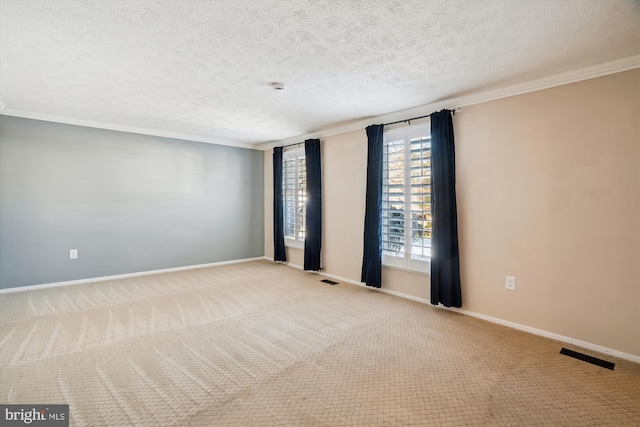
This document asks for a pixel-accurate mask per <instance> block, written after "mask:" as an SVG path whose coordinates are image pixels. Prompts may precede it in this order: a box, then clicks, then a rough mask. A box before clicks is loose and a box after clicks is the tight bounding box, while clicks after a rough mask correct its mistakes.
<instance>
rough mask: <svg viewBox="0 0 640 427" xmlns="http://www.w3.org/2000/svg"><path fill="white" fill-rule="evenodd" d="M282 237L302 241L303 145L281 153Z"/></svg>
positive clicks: (303, 223) (303, 231)
mask: <svg viewBox="0 0 640 427" xmlns="http://www.w3.org/2000/svg"><path fill="white" fill-rule="evenodd" d="M282 175H283V176H282V195H283V204H284V206H283V208H284V209H283V213H284V215H283V216H284V237H285V238H286V239H290V240H295V241H304V235H305V229H304V227H305V214H306V203H307V171H306V161H305V155H304V147H301V148H294V149H285V150H284V151H283V154H282Z"/></svg>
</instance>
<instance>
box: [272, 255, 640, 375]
mask: <svg viewBox="0 0 640 427" xmlns="http://www.w3.org/2000/svg"><path fill="white" fill-rule="evenodd" d="M264 258H265V259H268V260H271V261H273V258H269V257H266V256H265V257H264ZM284 264H286V265H288V266H290V267H294V268H299V269H301V270H302V267H301V266H299V265H296V264H290V263H284ZM314 273H316V272H314ZM317 273H318V274H320V275H322V276H326V277H329V278H331V279H335V280H338V281H341V282H346V283H351V284H353V285H358V286H362V287H365V288H367V289H370V290H373V291H377V292H383V293H386V294H390V295H395V296H397V297H400V298H405V299H409V300H412V301H417V302H420V303H422V304H429V305H431V301H429V300H428V299H424V298H418V297H414V296H413V295H408V294H404V293H402V292H398V291H392V290H389V289H384V288H373V287H370V286H366V285H365V284H364V283H360V282H357V281H355V280H351V279H347V278H345V277H340V276H336V275H335V274H328V273H325V272H317ZM432 307H438V308H441V309H444V310H449V311H454V312H456V313H460V314H464V315H467V316H471V317H476V318H478V319H482V320H486V321H488V322H491V323H497V324H498V325H502V326H507V327H509V328H513V329H517V330H519V331H524V332H528V333H530V334H534V335H539V336H542V337H545V338H551V339H553V340H556V341H560V342H564V343H567V344H573V345H575V346H578V347H582V348H586V349H588V350H593V351H597V352H599V353H603V354H609V355H611V356H614V357H619V358H620V359H625V360H629V361H631V362H635V363H640V356H636V355H633V354H629V353H623V352H621V351H617V350H613V349H610V348H607V347H603V346H600V345H597V344H592V343H590V342H586V341H581V340H578V339H575V338H571V337H566V336H564V335H559V334H555V333H553V332H548V331H543V330H542V329H536V328H532V327H530V326H526V325H521V324H519V323H514V322H510V321H508V320H503V319H499V318H497V317H492V316H487V315H486V314H480V313H476V312H473V311H469V310H464V309H461V308H454V307H445V306H443V305H437V306H433V305H432Z"/></svg>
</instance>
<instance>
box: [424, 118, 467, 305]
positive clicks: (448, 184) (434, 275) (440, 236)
mask: <svg viewBox="0 0 640 427" xmlns="http://www.w3.org/2000/svg"><path fill="white" fill-rule="evenodd" d="M431 174H432V176H431V193H432V200H433V201H432V203H433V206H432V207H433V233H432V236H431V304H434V305H437V304H438V303H442V305H444V306H445V307H452V306H453V307H462V296H461V293H460V255H459V252H458V208H457V205H456V159H455V149H454V140H453V120H452V118H451V111H449V110H442V111H439V112H437V113H433V114H431Z"/></svg>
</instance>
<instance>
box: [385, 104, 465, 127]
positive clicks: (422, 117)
mask: <svg viewBox="0 0 640 427" xmlns="http://www.w3.org/2000/svg"><path fill="white" fill-rule="evenodd" d="M460 110H461V109H460V108H454V109H453V110H451V112H452V113H453V115H454V116H455V115H456V111H460ZM427 117H431V114H427V115H426V116H418V117H412V118H410V119H405V120H398V121H397V122H391V123H384V126H389V125H395V124H398V123H410V122H411V120H418V119H425V118H427Z"/></svg>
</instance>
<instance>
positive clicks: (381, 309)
mask: <svg viewBox="0 0 640 427" xmlns="http://www.w3.org/2000/svg"><path fill="white" fill-rule="evenodd" d="M320 279H321V277H320V276H318V275H313V274H308V273H304V272H302V271H299V270H296V269H293V268H290V267H287V266H283V265H275V264H273V263H270V262H267V261H258V262H251V263H245V264H235V265H229V266H221V267H214V268H207V269H198V270H190V271H185V272H179V273H169V274H161V275H153V276H145V277H138V278H132V279H122V280H113V281H108V282H99V283H93V284H85V285H78V286H66V287H59V288H56V289H44V290H38V291H30V292H20V293H11V294H2V295H1V296H0V313H1V314H0V403H68V404H69V405H70V412H71V425H77V426H85V425H91V426H127V425H148V426H189V425H193V426H217V425H234V426H281V425H282V426H297V425H309V426H311V425H313V426H324V425H327V426H346V425H362V426H369V425H385V426H395V425H398V426H410V425H413V426H427V425H446V426H463V425H482V426H484V425H501V426H529V425H537V426H552V425H558V426H601V425H610V426H624V425H629V426H630V425H640V365H638V364H634V363H631V362H628V361H624V360H619V359H616V358H613V357H609V356H605V355H600V354H597V353H593V352H589V351H587V350H584V349H579V348H576V347H571V346H568V345H566V344H563V343H559V342H556V341H553V340H549V339H545V338H541V337H538V336H534V335H529V334H526V333H523V332H519V331H516V330H512V329H509V328H505V327H502V326H498V325H494V324H491V323H487V322H484V321H481V320H478V319H474V318H471V317H467V316H464V315H460V314H457V313H453V312H450V311H446V310H442V309H438V308H434V307H431V306H428V305H424V304H419V303H415V302H412V301H408V300H404V299H401V298H397V297H394V296H390V295H387V294H383V293H380V292H375V291H372V290H369V289H365V288H362V287H358V286H355V285H350V284H344V283H341V284H339V285H336V286H330V285H327V284H323V283H321V282H319V280H320ZM563 346H564V347H567V348H572V349H575V350H578V351H582V352H585V353H588V354H591V355H594V356H596V357H600V358H604V359H607V360H610V361H612V362H615V363H616V367H615V370H614V371H610V370H607V369H604V368H601V367H598V366H594V365H591V364H588V363H585V362H582V361H579V360H575V359H572V358H569V357H567V356H563V355H560V354H559V353H558V352H559V351H560V348H561V347H563Z"/></svg>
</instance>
